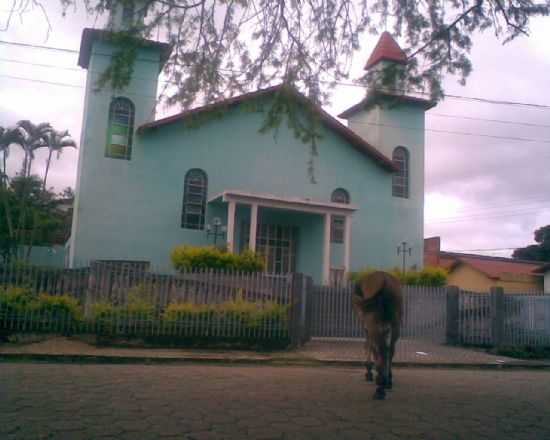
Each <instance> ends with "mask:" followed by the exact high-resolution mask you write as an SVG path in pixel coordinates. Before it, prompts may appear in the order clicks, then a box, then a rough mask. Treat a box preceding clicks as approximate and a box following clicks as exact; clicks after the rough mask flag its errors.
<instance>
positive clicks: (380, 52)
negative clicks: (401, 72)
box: [365, 32, 407, 70]
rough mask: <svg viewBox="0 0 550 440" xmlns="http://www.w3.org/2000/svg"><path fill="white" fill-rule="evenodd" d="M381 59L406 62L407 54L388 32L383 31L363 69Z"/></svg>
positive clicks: (368, 67)
mask: <svg viewBox="0 0 550 440" xmlns="http://www.w3.org/2000/svg"><path fill="white" fill-rule="evenodd" d="M382 60H387V61H395V62H396V63H401V64H406V63H407V54H406V53H405V52H404V51H403V49H401V48H400V47H399V44H397V42H396V41H395V40H394V39H393V37H392V36H391V34H390V33H389V32H384V33H383V34H382V35H381V36H380V39H379V40H378V43H376V46H375V48H374V50H373V51H372V53H371V55H370V57H369V60H368V61H367V64H366V65H365V70H368V69H370V68H371V67H372V66H374V65H375V64H377V63H378V62H380V61H382Z"/></svg>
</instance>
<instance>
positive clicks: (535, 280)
mask: <svg viewBox="0 0 550 440" xmlns="http://www.w3.org/2000/svg"><path fill="white" fill-rule="evenodd" d="M440 247H441V239H440V237H431V238H427V239H426V240H425V241H424V265H425V266H435V267H443V268H445V269H447V270H448V271H449V276H448V278H447V284H448V285H453V286H458V287H460V288H461V289H465V290H471V291H476V292H488V291H489V289H490V288H491V287H502V288H503V289H504V291H505V292H510V293H529V292H542V291H543V276H542V275H541V274H539V273H537V271H538V270H539V269H540V268H541V263H540V262H536V261H524V260H515V259H512V258H502V257H489V256H486V255H474V254H462V253H458V252H444V251H441V249H440Z"/></svg>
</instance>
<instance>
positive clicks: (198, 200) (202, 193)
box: [181, 169, 208, 229]
mask: <svg viewBox="0 0 550 440" xmlns="http://www.w3.org/2000/svg"><path fill="white" fill-rule="evenodd" d="M207 193H208V179H207V177H206V173H205V172H204V171H203V170H199V169H192V170H189V171H188V172H187V174H186V175H185V185H184V188H183V210H182V213H181V227H182V228H187V229H204V216H205V212H206V196H207Z"/></svg>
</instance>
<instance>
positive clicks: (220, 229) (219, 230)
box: [206, 217, 227, 246]
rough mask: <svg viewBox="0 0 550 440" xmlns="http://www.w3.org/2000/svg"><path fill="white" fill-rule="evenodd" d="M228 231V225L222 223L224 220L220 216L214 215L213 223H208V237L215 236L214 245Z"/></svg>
mask: <svg viewBox="0 0 550 440" xmlns="http://www.w3.org/2000/svg"><path fill="white" fill-rule="evenodd" d="M226 232H227V227H226V226H224V225H222V221H221V219H220V218H219V217H214V219H213V220H212V224H211V225H210V224H207V225H206V237H210V236H212V237H214V246H216V242H217V240H218V237H223V236H224V235H225V233H226Z"/></svg>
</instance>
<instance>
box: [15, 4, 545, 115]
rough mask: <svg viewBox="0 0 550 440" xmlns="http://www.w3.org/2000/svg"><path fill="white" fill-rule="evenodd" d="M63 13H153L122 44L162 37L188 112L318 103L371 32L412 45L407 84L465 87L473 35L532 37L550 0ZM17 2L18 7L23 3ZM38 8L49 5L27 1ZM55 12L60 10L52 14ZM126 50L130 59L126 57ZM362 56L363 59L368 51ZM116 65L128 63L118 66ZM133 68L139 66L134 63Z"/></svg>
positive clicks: (114, 73) (111, 75)
mask: <svg viewBox="0 0 550 440" xmlns="http://www.w3.org/2000/svg"><path fill="white" fill-rule="evenodd" d="M60 2H61V4H62V5H63V6H64V11H65V12H64V13H70V12H71V11H72V10H73V8H72V7H73V6H78V5H79V4H82V3H83V4H84V5H85V7H86V8H87V11H88V12H89V13H90V14H93V15H98V14H99V15H101V14H105V13H107V12H108V10H109V9H110V8H113V7H121V6H134V7H135V8H134V9H136V10H137V9H138V8H139V10H137V11H136V12H137V13H139V14H141V15H145V16H146V18H145V21H144V24H143V25H140V26H135V27H134V28H131V29H130V30H129V31H128V32H126V33H122V34H119V35H118V37H117V38H122V39H124V38H125V37H127V36H140V37H146V38H155V37H157V36H158V35H161V36H162V38H164V39H166V40H167V41H169V42H170V43H171V44H172V45H173V51H172V57H171V59H170V61H169V62H168V63H167V65H166V68H165V73H166V74H167V75H168V76H169V79H170V81H172V82H173V83H174V85H175V86H174V87H172V88H168V89H167V97H168V101H169V102H171V103H174V102H177V103H180V104H182V105H183V106H184V107H188V106H189V105H190V104H192V103H193V102H194V101H196V100H197V99H204V100H206V101H212V100H214V99H217V98H220V97H223V96H226V95H227V94H236V93H239V92H244V91H245V90H249V89H250V88H260V87H262V86H265V85H268V84H273V83H274V82H281V81H285V82H288V83H290V84H293V85H295V86H296V87H297V88H298V89H300V90H302V91H303V92H305V94H306V95H308V96H310V97H312V98H314V99H315V100H317V101H321V102H322V101H323V100H326V99H327V98H328V91H329V90H330V89H331V88H332V87H333V86H334V85H335V83H336V82H337V81H339V80H342V79H344V78H346V77H347V76H348V74H349V69H350V65H351V60H352V57H353V55H354V53H356V51H357V50H358V49H359V48H360V43H361V41H362V39H364V38H365V37H366V34H367V33H370V34H380V33H381V31H383V30H385V29H387V30H389V31H391V32H392V33H393V35H394V36H397V37H400V38H401V40H402V41H404V42H405V43H406V45H407V47H406V49H405V51H406V53H407V54H408V57H409V63H408V65H407V67H406V73H405V75H406V77H407V79H408V84H409V85H410V86H414V87H417V88H424V89H425V90H428V91H430V92H431V93H432V94H433V96H434V97H440V96H441V94H442V89H441V79H442V77H443V76H444V75H446V74H451V75H456V76H458V78H459V80H460V81H462V82H463V81H464V80H465V79H466V77H467V76H468V74H469V73H470V72H471V70H472V65H471V62H470V57H469V52H470V50H471V48H472V44H473V40H472V36H473V34H474V33H475V32H478V31H485V30H488V31H492V32H493V33H495V34H496V36H497V37H498V38H500V39H501V40H502V41H503V42H508V41H510V40H513V39H514V38H516V37H518V36H520V35H527V34H528V31H529V21H530V19H531V18H532V17H535V16H546V15H548V14H549V12H550V0H540V1H532V0H514V1H510V0H460V1H459V0H447V1H444V0H439V1H438V0H436V1H429V2H417V1H410V0H371V1H368V0H308V1H301V0H227V1H216V0H146V1H136V0H60ZM15 3H17V2H15ZM23 3H30V4H33V5H35V6H38V7H40V6H42V7H44V10H45V11H47V10H46V9H45V8H46V7H51V6H50V4H51V3H50V2H47V3H48V5H47V6H46V2H45V1H43V0H27V1H26V2H23ZM50 10H51V11H53V10H54V9H50ZM124 53H125V55H124ZM360 55H361V56H364V55H365V54H364V53H362V54H360ZM134 58H135V46H134V45H133V44H132V43H131V42H130V41H129V40H128V41H127V44H126V50H123V51H122V52H121V53H120V54H118V55H117V56H115V62H114V63H113V64H112V65H111V67H110V71H109V72H108V75H107V77H108V79H109V80H110V81H111V82H112V84H114V85H120V84H121V80H122V83H124V81H127V80H128V78H129V77H128V75H127V73H128V69H127V67H124V66H127V65H128V61H131V60H132V59H134ZM116 60H121V61H122V62H121V63H118V64H120V65H118V67H117V63H116ZM130 64H131V62H130Z"/></svg>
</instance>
